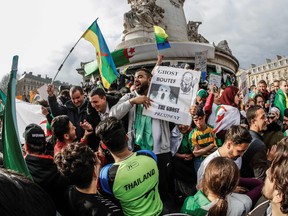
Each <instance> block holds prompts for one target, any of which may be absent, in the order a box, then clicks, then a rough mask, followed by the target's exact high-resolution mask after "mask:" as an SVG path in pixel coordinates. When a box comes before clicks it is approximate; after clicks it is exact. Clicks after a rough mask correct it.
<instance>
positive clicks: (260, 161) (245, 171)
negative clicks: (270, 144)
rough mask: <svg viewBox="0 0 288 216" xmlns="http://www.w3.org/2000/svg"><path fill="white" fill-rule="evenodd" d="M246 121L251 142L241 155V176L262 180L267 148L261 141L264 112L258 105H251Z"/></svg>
mask: <svg viewBox="0 0 288 216" xmlns="http://www.w3.org/2000/svg"><path fill="white" fill-rule="evenodd" d="M247 121H248V124H249V127H250V130H249V132H250V134H251V136H252V142H251V144H250V146H249V148H248V149H247V151H246V152H245V153H244V155H243V161H242V167H241V177H244V178H257V179H259V180H264V179H265V172H266V170H267V168H268V163H267V148H266V145H265V143H264V142H263V141H262V135H261V133H262V132H263V131H265V130H267V124H268V119H267V116H266V112H265V111H264V109H263V108H262V107H261V106H259V105H255V106H252V107H250V108H249V109H248V110H247Z"/></svg>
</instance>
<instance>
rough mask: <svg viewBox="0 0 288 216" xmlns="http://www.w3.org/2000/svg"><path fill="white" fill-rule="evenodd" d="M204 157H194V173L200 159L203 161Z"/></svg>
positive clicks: (198, 166)
mask: <svg viewBox="0 0 288 216" xmlns="http://www.w3.org/2000/svg"><path fill="white" fill-rule="evenodd" d="M204 159H205V158H204V157H201V156H200V157H194V170H195V173H196V175H197V172H198V169H199V168H200V166H201V163H202V161H204Z"/></svg>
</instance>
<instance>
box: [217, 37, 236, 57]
mask: <svg viewBox="0 0 288 216" xmlns="http://www.w3.org/2000/svg"><path fill="white" fill-rule="evenodd" d="M213 45H214V46H215V44H214V43H213ZM215 47H217V48H219V49H221V50H222V51H224V52H226V53H228V54H230V55H232V51H231V49H230V48H229V46H228V42H227V41H226V40H222V41H220V42H219V43H218V45H217V46H215Z"/></svg>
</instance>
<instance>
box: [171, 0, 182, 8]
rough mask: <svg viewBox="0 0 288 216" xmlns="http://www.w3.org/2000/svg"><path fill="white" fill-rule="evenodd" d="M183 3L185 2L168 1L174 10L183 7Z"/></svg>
mask: <svg viewBox="0 0 288 216" xmlns="http://www.w3.org/2000/svg"><path fill="white" fill-rule="evenodd" d="M184 2H185V0H170V3H171V4H172V5H173V6H174V7H176V8H180V7H183V4H184Z"/></svg>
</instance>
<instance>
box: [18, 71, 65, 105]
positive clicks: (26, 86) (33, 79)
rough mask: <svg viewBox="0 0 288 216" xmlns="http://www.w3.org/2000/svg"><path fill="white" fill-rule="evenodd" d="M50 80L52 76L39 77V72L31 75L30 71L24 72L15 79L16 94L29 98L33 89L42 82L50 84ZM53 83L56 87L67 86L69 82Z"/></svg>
mask: <svg viewBox="0 0 288 216" xmlns="http://www.w3.org/2000/svg"><path fill="white" fill-rule="evenodd" d="M51 82H52V78H49V77H47V75H46V76H45V77H41V75H40V74H38V75H33V73H32V72H29V73H27V72H24V73H23V74H22V76H21V77H20V78H19V79H18V81H17V86H16V95H19V96H22V97H23V98H27V99H28V100H30V98H29V97H30V92H31V91H35V90H37V89H38V88H40V87H41V86H43V85H44V84H50V83H51ZM53 85H54V86H55V87H56V88H55V89H58V88H59V87H60V86H69V83H66V82H60V81H58V80H57V81H54V82H53Z"/></svg>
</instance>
